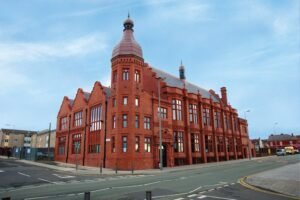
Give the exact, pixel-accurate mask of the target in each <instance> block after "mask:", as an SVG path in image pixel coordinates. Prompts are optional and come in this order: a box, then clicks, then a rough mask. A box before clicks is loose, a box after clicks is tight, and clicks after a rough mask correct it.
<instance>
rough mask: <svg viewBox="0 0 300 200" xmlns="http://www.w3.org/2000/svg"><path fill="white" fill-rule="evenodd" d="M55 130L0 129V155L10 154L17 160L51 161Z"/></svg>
mask: <svg viewBox="0 0 300 200" xmlns="http://www.w3.org/2000/svg"><path fill="white" fill-rule="evenodd" d="M55 137H56V130H51V131H49V130H42V131H31V130H17V129H0V155H7V153H8V151H9V152H10V154H11V155H12V156H14V157H17V158H24V159H29V160H38V159H44V158H46V157H47V158H49V157H51V159H53V152H54V148H55Z"/></svg>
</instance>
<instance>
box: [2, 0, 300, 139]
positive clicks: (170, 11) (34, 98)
mask: <svg viewBox="0 0 300 200" xmlns="http://www.w3.org/2000/svg"><path fill="white" fill-rule="evenodd" d="M220 2H221V1H218V0H215V1H204V0H203V1H200V0H187V1H181V0H178V1H176V0H174V1H170V0H153V1H150V0H145V1H139V0H132V1H121V0H120V1H116V0H112V1H104V0H103V1H100V0H99V1H98V0H64V1H61V0H43V1H40V0H39V1H38V0H26V1H14V0H9V1H4V0H0V5H1V6H0V127H1V128H17V129H34V130H41V129H46V128H47V127H48V124H49V122H52V126H55V124H56V115H57V112H58V109H59V107H60V104H61V102H62V99H63V96H69V97H70V98H74V96H75V94H76V91H77V88H79V87H81V88H83V89H84V90H86V91H91V89H92V87H93V84H94V82H95V81H97V80H99V81H101V83H102V84H104V85H109V83H110V59H111V52H112V49H113V47H114V46H115V45H116V44H117V43H118V42H119V40H120V39H121V37H122V23H123V21H124V19H125V18H126V17H127V13H128V11H129V12H130V15H131V18H132V19H133V20H134V22H135V27H134V29H135V32H134V34H135V38H136V40H137V41H138V42H139V43H140V45H141V46H142V48H143V53H144V59H145V61H146V62H148V63H150V64H151V65H152V66H154V67H156V68H160V69H162V70H164V71H167V72H169V73H171V74H174V75H178V66H179V65H180V60H183V64H184V65H185V69H186V77H187V79H188V80H189V81H190V82H192V83H195V84H197V85H200V86H201V87H203V88H205V89H213V90H215V91H216V92H218V93H219V90H220V88H221V87H222V86H226V87H227V91H228V98H229V103H230V104H231V105H232V106H233V107H235V108H237V109H238V111H239V114H240V116H241V117H244V111H246V110H250V112H248V113H247V116H246V117H247V119H248V120H249V129H250V136H251V138H257V137H261V138H266V137H267V136H268V135H269V134H271V133H274V132H275V133H279V132H284V133H298V134H299V133H300V103H299V102H300V36H299V35H300V34H299V33H300V28H299V27H300V14H299V12H300V11H299V10H300V3H299V2H300V1H297V0H294V1H293V0H286V1H283V0H282V1H281V0H278V1H277V0H273V1H266V0H260V1H255V0H251V1H250V0H249V1H247V0H242V1H233V0H232V1H230V0H225V1H222V3H220ZM275 123H277V124H275Z"/></svg>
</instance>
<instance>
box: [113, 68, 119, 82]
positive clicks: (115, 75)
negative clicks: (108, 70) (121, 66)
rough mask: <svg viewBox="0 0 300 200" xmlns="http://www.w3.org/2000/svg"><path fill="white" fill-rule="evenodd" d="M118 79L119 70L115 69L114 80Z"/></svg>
mask: <svg viewBox="0 0 300 200" xmlns="http://www.w3.org/2000/svg"><path fill="white" fill-rule="evenodd" d="M117 80H118V71H117V70H115V71H114V72H113V82H116V81H117Z"/></svg>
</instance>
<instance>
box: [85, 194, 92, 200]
mask: <svg viewBox="0 0 300 200" xmlns="http://www.w3.org/2000/svg"><path fill="white" fill-rule="evenodd" d="M90 199H91V193H90V192H85V193H84V200H90Z"/></svg>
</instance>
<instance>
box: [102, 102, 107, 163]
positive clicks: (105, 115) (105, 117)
mask: <svg viewBox="0 0 300 200" xmlns="http://www.w3.org/2000/svg"><path fill="white" fill-rule="evenodd" d="M106 119H107V100H105V113H104V151H103V154H104V155H103V167H104V168H105V161H106V132H107V129H106V122H107V120H106Z"/></svg>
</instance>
